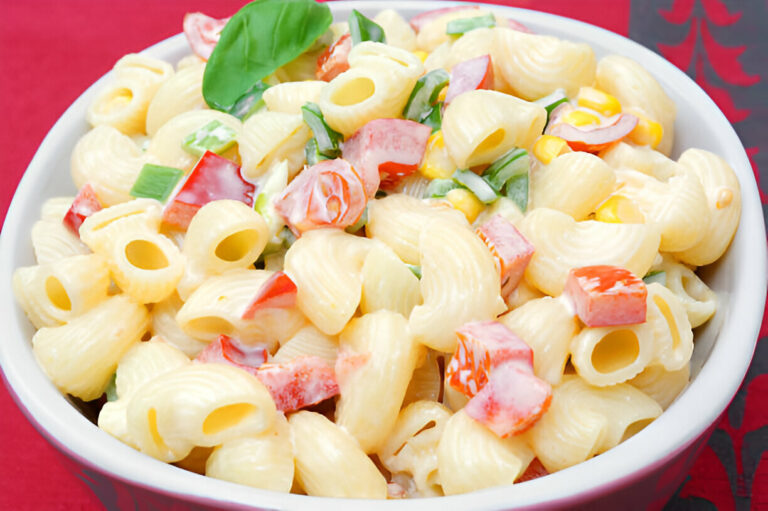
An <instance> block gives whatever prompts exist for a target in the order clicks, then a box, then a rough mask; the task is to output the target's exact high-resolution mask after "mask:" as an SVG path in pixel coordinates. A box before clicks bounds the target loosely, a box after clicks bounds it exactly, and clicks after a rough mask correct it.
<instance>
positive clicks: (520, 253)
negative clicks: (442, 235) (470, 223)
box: [476, 215, 535, 299]
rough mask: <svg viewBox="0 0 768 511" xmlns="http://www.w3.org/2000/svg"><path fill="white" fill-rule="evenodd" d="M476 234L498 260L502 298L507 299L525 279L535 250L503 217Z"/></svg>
mask: <svg viewBox="0 0 768 511" xmlns="http://www.w3.org/2000/svg"><path fill="white" fill-rule="evenodd" d="M476 232H477V235H478V236H480V239H481V240H483V243H485V244H486V246H487V247H488V249H489V250H490V251H491V254H492V255H493V257H494V259H495V260H496V263H497V265H498V268H499V272H500V274H501V296H502V297H503V298H505V299H506V298H507V297H508V296H509V295H510V294H512V292H513V291H514V290H515V288H517V286H518V284H520V281H521V280H522V279H523V274H524V273H525V269H526V267H527V266H528V263H529V262H530V261H531V257H533V253H534V251H535V248H534V246H533V245H532V244H531V243H530V242H529V241H528V240H527V239H525V236H523V235H522V234H520V231H518V230H517V228H515V226H514V225H512V222H509V221H507V220H506V219H504V217H502V216H501V215H495V216H494V217H493V218H491V219H490V220H488V221H487V222H485V223H484V224H483V225H481V226H480V227H478V228H477V231H476Z"/></svg>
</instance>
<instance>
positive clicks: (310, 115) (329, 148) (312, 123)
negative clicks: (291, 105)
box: [301, 102, 344, 159]
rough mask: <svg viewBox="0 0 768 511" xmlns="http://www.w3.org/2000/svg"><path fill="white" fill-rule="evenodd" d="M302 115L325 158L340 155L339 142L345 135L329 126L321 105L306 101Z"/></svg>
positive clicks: (318, 149) (302, 108)
mask: <svg viewBox="0 0 768 511" xmlns="http://www.w3.org/2000/svg"><path fill="white" fill-rule="evenodd" d="M301 116H302V117H303V118H304V122H305V123H307V126H309V129H311V130H312V133H313V134H314V135H315V140H316V141H317V151H318V152H319V153H320V154H322V155H323V156H325V157H326V158H323V159H328V158H336V157H338V156H339V155H340V154H341V149H340V148H339V143H340V142H342V141H343V140H344V136H343V135H342V134H341V133H339V132H338V131H334V130H333V129H331V127H330V126H328V123H326V122H325V118H324V117H323V112H321V111H320V107H319V106H317V105H316V104H315V103H311V102H310V103H306V104H305V105H304V106H302V107H301Z"/></svg>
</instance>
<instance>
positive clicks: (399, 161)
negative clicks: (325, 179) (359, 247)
mask: <svg viewBox="0 0 768 511" xmlns="http://www.w3.org/2000/svg"><path fill="white" fill-rule="evenodd" d="M431 134H432V128H430V127H429V126H426V125H424V124H421V123H418V122H414V121H409V120H405V119H374V120H372V121H370V122H369V123H367V124H366V125H365V126H363V127H362V128H360V129H359V130H357V131H356V132H355V134H354V135H352V136H351V137H350V138H349V140H347V141H346V142H345V143H344V149H343V151H342V155H343V156H344V159H346V160H347V161H349V162H350V163H351V164H352V166H353V167H354V168H355V169H356V170H357V172H358V173H359V174H360V177H361V178H362V179H363V183H364V184H365V193H366V196H367V197H368V198H369V199H370V198H372V197H373V196H375V195H376V190H378V189H379V187H381V188H383V189H392V188H394V187H396V186H397V185H398V183H400V181H402V180H403V179H404V178H406V177H408V176H410V175H411V174H413V173H414V172H416V170H417V169H418V168H419V164H420V163H421V160H422V158H423V157H424V152H425V151H426V150H427V140H429V136H430V135H431Z"/></svg>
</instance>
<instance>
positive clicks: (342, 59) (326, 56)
mask: <svg viewBox="0 0 768 511" xmlns="http://www.w3.org/2000/svg"><path fill="white" fill-rule="evenodd" d="M350 51H352V36H351V35H350V34H349V33H347V34H344V35H343V36H341V37H340V38H339V40H338V41H336V42H335V43H333V44H332V45H330V46H329V47H328V48H326V50H325V51H324V52H323V53H322V54H321V55H320V56H319V57H318V58H317V69H316V70H315V76H316V77H317V79H318V80H323V81H326V82H330V81H331V80H333V79H334V78H336V77H337V76H339V75H340V74H341V73H343V72H344V71H346V70H347V69H349V61H348V60H347V58H348V57H349V52H350Z"/></svg>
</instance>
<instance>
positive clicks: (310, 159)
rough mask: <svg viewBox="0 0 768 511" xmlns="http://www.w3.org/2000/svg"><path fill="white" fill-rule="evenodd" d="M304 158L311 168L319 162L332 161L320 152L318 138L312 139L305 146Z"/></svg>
mask: <svg viewBox="0 0 768 511" xmlns="http://www.w3.org/2000/svg"><path fill="white" fill-rule="evenodd" d="M304 158H305V159H306V160H307V165H309V166H310V167H311V166H312V165H314V164H315V163H317V162H319V161H322V160H330V158H328V157H327V156H326V155H324V154H323V153H321V152H320V149H319V148H318V147H317V139H316V138H310V139H309V140H308V141H307V145H305V146H304Z"/></svg>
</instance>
